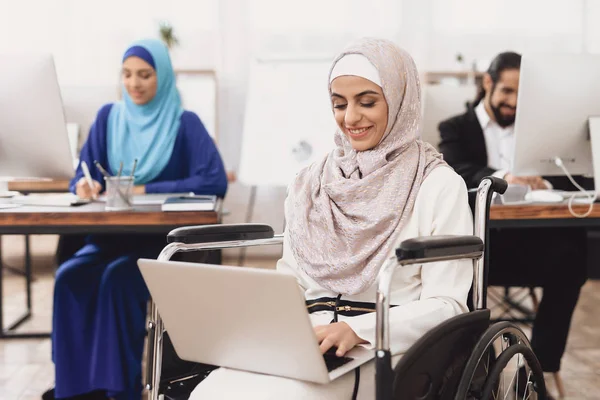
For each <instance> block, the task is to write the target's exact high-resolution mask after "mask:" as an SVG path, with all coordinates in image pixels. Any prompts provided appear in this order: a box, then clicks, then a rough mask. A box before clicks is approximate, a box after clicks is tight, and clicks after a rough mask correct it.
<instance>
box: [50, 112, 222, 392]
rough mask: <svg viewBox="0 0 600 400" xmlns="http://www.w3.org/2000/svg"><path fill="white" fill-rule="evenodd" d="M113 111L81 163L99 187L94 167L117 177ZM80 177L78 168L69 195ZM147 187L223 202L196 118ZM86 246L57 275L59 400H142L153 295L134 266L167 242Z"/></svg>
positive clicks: (218, 170)
mask: <svg viewBox="0 0 600 400" xmlns="http://www.w3.org/2000/svg"><path fill="white" fill-rule="evenodd" d="M111 107H112V105H111V104H109V105H106V106H104V107H102V108H101V109H100V111H99V113H98V116H97V118H96V121H95V123H94V125H93V126H92V128H91V130H90V134H89V137H88V139H87V142H86V143H85V145H84V146H83V149H82V150H81V155H80V159H81V160H82V161H85V162H86V163H87V164H88V165H89V166H90V172H91V174H92V177H93V178H94V179H95V180H96V181H98V182H100V183H102V184H104V180H103V177H102V175H101V173H100V172H99V171H98V170H97V169H96V168H95V167H94V164H93V162H94V160H98V161H99V162H100V163H101V164H102V165H103V166H104V167H105V168H107V169H108V170H109V172H111V173H113V174H114V173H115V171H110V168H109V163H108V159H107V146H106V132H107V129H106V128H107V120H108V114H109V112H110V109H111ZM82 176H83V173H82V171H81V167H79V168H78V169H77V173H76V175H75V178H73V180H72V181H71V191H73V192H74V191H75V183H76V182H77V181H78V180H79V179H80V178H81V177H82ZM145 186H146V192H147V193H178V192H194V193H196V194H216V195H218V196H220V197H223V196H224V195H225V192H226V190H227V178H226V175H225V170H224V168H223V163H222V160H221V157H220V155H219V153H218V151H217V149H216V147H215V145H214V143H213V141H212V139H211V138H210V136H209V135H208V133H207V132H206V129H205V128H204V126H203V125H202V122H201V121H200V119H199V118H198V116H197V115H196V114H194V113H193V112H189V111H184V112H183V114H182V115H181V126H180V129H179V132H178V134H177V139H176V141H175V146H174V148H173V153H172V155H171V158H170V160H169V162H168V164H167V166H166V167H165V168H164V169H163V171H162V172H161V173H160V174H159V176H158V177H157V178H156V179H155V180H154V181H152V182H150V183H147V184H146V185H145ZM86 243H87V244H86V245H85V246H84V247H83V248H81V249H80V250H79V251H78V252H77V253H76V254H75V255H74V256H73V257H72V258H71V259H69V260H68V261H66V262H65V263H63V264H62V265H61V266H60V267H59V268H58V270H57V273H56V282H55V285H54V314H53V321H52V359H53V361H54V364H55V371H56V377H55V381H56V383H55V397H56V398H58V399H60V398H67V397H72V396H77V395H80V394H84V393H89V392H93V391H105V392H106V395H107V396H109V397H113V398H115V399H116V400H125V399H127V400H129V399H136V400H137V399H140V398H141V391H142V383H141V363H142V353H143V344H144V339H145V336H146V326H145V319H146V308H147V302H148V298H149V294H148V290H147V288H146V285H145V283H144V281H143V279H142V276H141V274H140V271H139V269H138V267H137V264H136V262H137V259H138V258H142V257H144V258H156V257H157V256H158V254H159V253H160V250H161V249H162V248H163V247H164V246H165V244H166V240H165V237H164V235H159V236H157V235H142V234H140V235H137V236H136V235H133V236H132V235H126V236H119V235H110V236H109V235H90V236H88V237H87V240H86Z"/></svg>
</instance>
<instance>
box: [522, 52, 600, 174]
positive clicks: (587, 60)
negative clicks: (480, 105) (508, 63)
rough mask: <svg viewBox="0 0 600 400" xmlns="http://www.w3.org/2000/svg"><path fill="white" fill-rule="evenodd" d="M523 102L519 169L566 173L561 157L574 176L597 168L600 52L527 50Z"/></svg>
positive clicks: (528, 172) (535, 171)
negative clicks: (593, 121)
mask: <svg viewBox="0 0 600 400" xmlns="http://www.w3.org/2000/svg"><path fill="white" fill-rule="evenodd" d="M517 104H518V105H517V115H516V121H515V157H514V160H513V168H512V171H511V172H512V173H513V174H515V175H520V176H539V175H542V176H552V175H564V173H563V171H562V169H561V168H560V167H559V166H557V165H556V163H555V158H556V157H560V158H561V159H562V162H563V165H564V166H565V168H566V169H567V171H568V172H569V174H571V175H588V176H589V175H592V174H593V173H594V167H593V162H592V159H593V158H592V147H591V145H590V128H589V127H590V118H592V117H598V116H600V56H596V55H584V54H546V55H524V56H523V59H522V62H521V76H520V82H519V95H518V100H517ZM596 134H597V135H598V134H600V132H597V131H596ZM592 136H593V135H592ZM594 143H595V144H596V145H597V144H598V140H595V141H594ZM594 153H597V152H594ZM596 161H597V162H598V164H600V153H597V156H596ZM599 172H600V171H599ZM594 175H595V180H596V181H598V179H599V176H598V175H600V173H597V174H594Z"/></svg>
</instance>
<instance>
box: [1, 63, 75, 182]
mask: <svg viewBox="0 0 600 400" xmlns="http://www.w3.org/2000/svg"><path fill="white" fill-rule="evenodd" d="M73 175H74V170H73V162H72V157H71V150H70V148H69V141H68V137H67V129H66V125H65V117H64V113H63V107H62V101H61V96H60V90H59V87H58V81H57V78H56V70H55V68H54V61H53V59H52V56H51V55H49V54H47V55H7V54H0V181H4V182H5V181H6V180H12V179H14V178H54V179H68V178H71V177H72V176H73ZM0 183H1V182H0Z"/></svg>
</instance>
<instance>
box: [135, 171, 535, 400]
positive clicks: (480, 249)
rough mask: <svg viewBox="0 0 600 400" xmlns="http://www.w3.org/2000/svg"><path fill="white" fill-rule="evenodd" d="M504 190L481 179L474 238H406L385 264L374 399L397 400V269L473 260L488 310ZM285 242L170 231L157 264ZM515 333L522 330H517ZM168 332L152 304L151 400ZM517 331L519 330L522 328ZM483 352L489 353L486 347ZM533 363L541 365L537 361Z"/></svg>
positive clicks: (476, 288) (251, 228)
mask: <svg viewBox="0 0 600 400" xmlns="http://www.w3.org/2000/svg"><path fill="white" fill-rule="evenodd" d="M506 187H507V184H506V182H505V181H504V180H502V179H498V178H495V177H486V178H483V180H482V181H481V183H480V185H479V187H478V188H477V192H476V199H475V212H474V214H475V216H474V217H475V218H474V235H469V236H429V237H419V238H413V239H408V240H405V241H403V242H402V243H401V244H400V246H399V247H398V248H397V249H396V256H395V257H390V258H389V259H388V260H387V261H386V262H385V263H384V265H383V266H382V270H381V272H380V274H379V277H378V281H377V295H376V343H375V363H376V377H375V383H376V396H375V398H376V400H391V399H393V391H394V371H393V368H392V365H391V353H390V343H389V308H390V299H389V292H390V284H391V281H392V278H393V275H394V272H395V270H396V267H398V266H404V265H410V264H425V263H430V262H438V261H450V260H458V259H471V260H473V268H474V275H473V285H472V291H473V298H472V300H473V307H474V311H478V310H485V309H486V293H487V290H486V284H485V265H486V263H485V261H486V258H485V257H486V256H487V255H486V252H485V241H486V236H487V229H486V222H487V220H488V217H489V204H490V202H491V197H492V194H493V192H499V193H504V191H505V190H506ZM283 238H284V236H283V234H280V235H275V234H274V233H273V230H272V229H271V228H270V227H268V226H266V225H258V224H232V225H211V226H195V227H183V228H178V229H176V230H174V231H172V232H171V233H169V235H168V241H169V244H168V245H167V246H166V247H165V248H164V249H163V250H162V252H161V253H160V255H159V257H158V260H160V261H168V260H169V259H170V258H171V257H172V256H173V255H174V254H175V253H177V252H190V251H201V250H216V249H227V248H241V247H249V246H262V245H281V244H283ZM463 315H464V314H463ZM488 315H489V314H488ZM435 329H436V328H434V329H432V331H434V330H435ZM511 329H512V328H511ZM514 329H516V330H518V328H516V327H515V328H514ZM164 331H165V329H164V325H163V322H162V320H161V318H160V315H159V313H158V309H157V307H156V305H155V304H154V302H152V301H151V317H150V320H149V323H148V352H147V358H146V380H147V384H146V389H147V390H148V397H147V398H148V400H159V386H160V378H161V367H162V348H163V334H164ZM488 331H489V329H488ZM518 331H519V332H520V330H518ZM498 332H500V330H498ZM498 332H496V334H494V335H495V336H494V335H490V333H488V332H486V333H488V334H487V336H486V335H483V336H482V339H481V340H480V341H479V343H478V346H479V347H482V346H484V347H485V346H489V345H490V343H491V339H489V338H487V337H493V338H497V337H498V335H500V334H501V333H498ZM486 338H487V339H486ZM503 338H504V337H503ZM483 339H485V340H483ZM482 340H483V342H482ZM486 340H487V342H486ZM511 340H516V341H517V342H518V344H519V345H522V342H525V345H524V346H525V347H528V346H529V342H528V340H527V338H526V337H525V335H524V334H522V332H521V333H519V334H518V335H517V339H511ZM488 342H489V343H488ZM484 350H487V348H486V349H484ZM528 352H529V353H530V354H529V353H528V354H529V355H528V357H530V358H531V356H532V355H533V352H531V351H530V349H528ZM480 353H481V349H480ZM481 354H483V353H481ZM481 354H479V355H475V354H471V356H470V357H469V360H468V362H467V365H471V367H472V369H473V372H472V374H470V375H469V374H468V373H466V372H465V373H463V374H462V378H461V386H459V388H461V387H462V388H463V391H464V392H466V391H467V388H466V387H467V386H468V385H469V384H470V381H467V380H469V379H473V375H474V374H475V372H474V371H475V368H477V366H478V365H477V363H478V362H481V357H482V356H481ZM523 354H524V353H523ZM533 358H535V356H533ZM528 362H529V360H528ZM533 362H534V363H537V359H535V360H534V361H533ZM538 366H539V364H538ZM465 369H466V368H465ZM540 371H541V370H540ZM528 379H529V377H528ZM541 379H542V382H541V383H539V382H538V385H539V386H540V388H539V389H540V392H539V393H541V398H545V385H544V382H543V375H542V378H541ZM465 385H466V386H465ZM459 393H460V390H459ZM423 398H425V397H423ZM427 398H430V397H427ZM457 400H458V397H457ZM461 400H462V399H461Z"/></svg>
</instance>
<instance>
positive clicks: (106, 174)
mask: <svg viewBox="0 0 600 400" xmlns="http://www.w3.org/2000/svg"><path fill="white" fill-rule="evenodd" d="M94 165H95V166H96V168H98V171H100V173H101V174H102V175H103V176H104V177H105V178H110V174H109V173H108V171H106V170H105V169H104V168H103V167H102V164H100V163H99V162H98V160H94Z"/></svg>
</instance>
